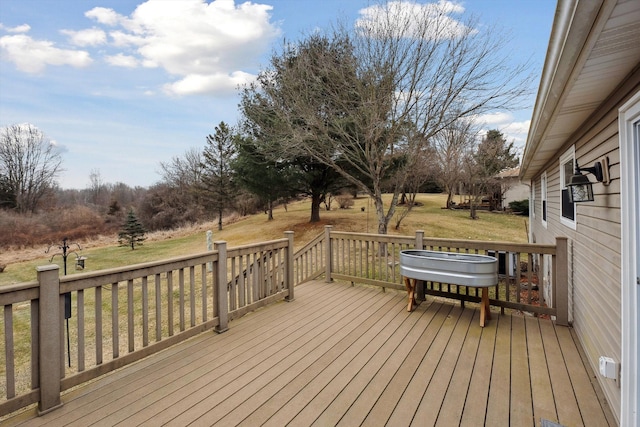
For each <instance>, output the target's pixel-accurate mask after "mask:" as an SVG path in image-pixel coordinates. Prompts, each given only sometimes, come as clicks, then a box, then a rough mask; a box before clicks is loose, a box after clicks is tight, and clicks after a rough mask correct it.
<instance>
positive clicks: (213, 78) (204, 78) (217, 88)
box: [164, 71, 255, 95]
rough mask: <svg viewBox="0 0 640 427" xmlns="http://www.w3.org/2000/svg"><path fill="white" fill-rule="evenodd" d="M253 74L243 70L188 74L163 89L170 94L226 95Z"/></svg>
mask: <svg viewBox="0 0 640 427" xmlns="http://www.w3.org/2000/svg"><path fill="white" fill-rule="evenodd" d="M254 79H255V76H254V75H252V74H249V73H245V72H243V71H234V72H232V73H231V74H228V75H227V74H214V75H211V74H207V75H200V74H190V75H188V76H186V77H185V78H183V79H182V80H180V81H177V82H175V83H169V84H166V85H165V86H164V91H165V93H167V94H170V95H195V94H199V93H212V94H217V95H226V94H231V93H233V92H234V91H235V90H236V88H237V87H238V86H239V85H243V84H246V83H249V82H251V81H253V80H254Z"/></svg>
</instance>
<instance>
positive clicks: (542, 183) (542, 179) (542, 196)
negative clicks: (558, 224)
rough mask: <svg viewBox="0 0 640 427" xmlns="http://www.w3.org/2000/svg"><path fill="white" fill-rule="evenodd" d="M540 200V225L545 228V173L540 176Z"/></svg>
mask: <svg viewBox="0 0 640 427" xmlns="http://www.w3.org/2000/svg"><path fill="white" fill-rule="evenodd" d="M540 200H542V225H543V226H544V228H547V173H546V172H545V173H543V174H542V177H540Z"/></svg>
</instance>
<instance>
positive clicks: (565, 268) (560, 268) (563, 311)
mask: <svg viewBox="0 0 640 427" xmlns="http://www.w3.org/2000/svg"><path fill="white" fill-rule="evenodd" d="M554 269H555V278H556V280H555V281H554V283H553V289H554V292H553V293H554V294H555V295H554V304H555V306H556V321H555V322H556V325H562V326H568V325H569V246H568V240H567V238H566V237H556V259H555V265H554Z"/></svg>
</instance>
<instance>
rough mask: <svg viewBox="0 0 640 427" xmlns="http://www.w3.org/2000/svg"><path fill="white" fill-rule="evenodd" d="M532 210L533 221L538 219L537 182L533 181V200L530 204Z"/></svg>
mask: <svg viewBox="0 0 640 427" xmlns="http://www.w3.org/2000/svg"><path fill="white" fill-rule="evenodd" d="M529 209H530V210H531V219H536V182H535V181H531V200H530V202H529Z"/></svg>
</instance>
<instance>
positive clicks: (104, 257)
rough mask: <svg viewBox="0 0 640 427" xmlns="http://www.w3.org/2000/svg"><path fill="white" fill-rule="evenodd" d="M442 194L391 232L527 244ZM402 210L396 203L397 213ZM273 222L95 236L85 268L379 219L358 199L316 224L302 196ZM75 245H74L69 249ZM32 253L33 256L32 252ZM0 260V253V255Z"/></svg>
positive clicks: (356, 228)
mask: <svg viewBox="0 0 640 427" xmlns="http://www.w3.org/2000/svg"><path fill="white" fill-rule="evenodd" d="M445 200H446V196H444V195H441V194H421V195H419V196H418V199H417V201H418V202H419V203H421V204H422V205H421V206H416V207H414V209H413V210H412V211H411V212H410V213H409V215H408V216H407V217H406V218H405V219H404V220H403V222H402V225H401V227H400V229H399V230H395V228H394V227H395V222H396V221H395V218H394V219H392V220H391V222H390V224H389V234H397V235H413V234H414V233H415V231H416V230H424V232H425V237H439V238H456V239H470V240H489V241H506V242H520V243H522V242H526V241H527V230H526V227H527V225H526V221H527V218H526V217H522V216H516V215H509V214H504V213H500V212H497V213H493V212H485V211H479V212H478V216H479V218H478V219H476V220H472V219H471V218H470V217H469V211H468V210H447V209H442V206H444V204H445ZM401 209H404V208H403V207H399V208H398V211H399V210H401ZM273 215H274V219H273V221H268V220H267V215H266V214H263V213H259V214H257V215H252V216H248V217H244V218H240V219H237V220H233V221H229V222H228V223H226V224H225V225H224V229H223V230H222V231H217V225H216V224H215V223H210V224H205V225H201V226H198V227H192V228H188V229H182V230H177V231H173V232H159V233H154V234H151V235H149V238H148V240H146V241H145V242H144V244H143V246H140V247H137V248H136V249H135V250H133V251H132V250H131V249H130V248H128V247H120V246H118V243H117V236H115V235H114V236H112V237H109V238H106V239H105V238H103V239H97V240H96V241H91V242H87V243H85V244H83V248H84V249H83V250H82V251H81V255H82V256H86V257H87V260H86V268H85V270H84V271H85V272H88V271H96V270H102V269H106V268H114V267H119V266H124V265H130V264H138V263H142V262H147V261H155V260H162V259H167V258H172V257H176V256H182V255H189V254H196V253H200V252H204V251H206V231H207V230H212V231H213V240H214V241H218V240H224V241H226V242H227V245H228V246H229V247H234V246H240V245H245V244H248V243H256V242H260V241H265V240H273V239H279V238H282V237H284V232H285V231H287V230H292V231H294V232H295V234H294V242H295V246H296V248H299V247H302V246H303V245H304V244H305V243H307V242H308V241H310V240H311V239H312V238H314V237H315V236H317V235H318V234H320V233H321V232H322V231H323V229H324V226H325V225H332V226H333V227H334V230H337V231H353V232H363V233H377V230H378V226H377V218H376V214H375V208H374V205H373V202H372V201H371V200H370V199H369V198H367V197H360V198H358V199H356V200H355V204H354V206H353V207H352V208H350V209H338V206H337V203H335V202H334V203H333V205H332V210H331V211H326V210H324V209H323V210H322V211H321V212H320V219H321V221H320V222H319V223H313V224H312V223H309V218H310V202H309V201H308V200H304V201H301V202H296V203H291V204H289V205H288V206H287V207H286V209H285V208H284V207H282V206H281V207H278V208H277V209H275V210H274V213H273ZM45 249H46V247H43V248H42V251H41V252H40V251H31V252H30V253H31V255H30V256H25V257H24V260H23V261H18V262H13V263H8V265H7V267H6V269H5V270H4V272H3V273H0V285H6V284H12V283H20V282H27V281H32V280H35V279H36V272H35V268H36V267H37V266H39V265H46V264H49V263H50V262H49V260H50V259H51V255H52V253H54V251H53V249H52V251H51V252H50V253H49V254H45V253H44V251H45ZM72 249H73V248H72ZM33 254H35V255H33ZM0 261H2V257H1V256H0ZM75 261H76V257H75V255H74V254H71V255H69V257H68V259H67V272H68V274H74V273H76V272H77V271H76V270H75ZM53 263H57V264H58V265H60V266H61V268H60V270H61V271H62V257H61V256H60V255H57V256H55V257H54V259H53Z"/></svg>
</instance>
